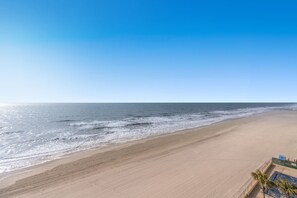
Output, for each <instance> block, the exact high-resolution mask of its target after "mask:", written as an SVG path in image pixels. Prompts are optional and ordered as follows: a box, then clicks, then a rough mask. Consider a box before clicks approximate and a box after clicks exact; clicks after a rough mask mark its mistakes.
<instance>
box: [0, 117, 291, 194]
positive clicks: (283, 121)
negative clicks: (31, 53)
mask: <svg viewBox="0 0 297 198" xmlns="http://www.w3.org/2000/svg"><path fill="white" fill-rule="evenodd" d="M296 120H297V113H296V112H292V111H290V112H289V111H275V112H270V113H264V114H261V115H255V116H251V117H248V118H242V119H237V120H229V121H224V122H221V123H218V124H215V125H212V126H207V127H201V128H196V129H191V130H185V131H180V132H177V133H174V134H169V135H163V136H159V137H154V138H149V139H145V140H139V141H135V142H132V143H126V144H122V145H114V146H110V147H109V148H105V149H98V150H95V151H94V150H93V151H85V152H81V153H77V154H74V155H71V156H69V157H67V158H66V159H62V160H56V161H54V162H50V163H47V164H44V165H40V166H37V167H35V168H32V169H31V170H30V171H29V172H26V173H23V174H18V175H15V176H11V177H9V178H7V179H4V180H3V181H1V186H0V188H1V189H0V197H23V198H29V197H30V198H34V197H36V198H37V197H43V198H54V197H55V198H57V197H69V198H76V197H77V198H78V197H84V198H86V197H91V198H92V197H94V198H95V197H96V198H98V197H100V198H105V197H106V198H113V197H116V198H119V197H123V198H126V197H127V198H128V197H129V198H139V197H141V198H144V197H153V198H166V197H168V198H175V197H183V198H184V197H193V198H194V197H195V198H197V197H199V198H201V197H228V198H229V197H233V196H234V195H236V193H237V192H238V190H239V189H240V187H241V186H242V185H243V184H244V183H245V182H246V181H247V180H248V179H249V178H250V172H251V171H254V170H255V169H256V168H257V167H259V166H260V165H261V164H262V163H264V162H265V161H266V160H268V159H269V158H270V157H272V156H277V155H278V154H284V155H286V156H288V157H292V158H294V157H295V158H297V156H296V153H297V152H296V151H297V122H296Z"/></svg>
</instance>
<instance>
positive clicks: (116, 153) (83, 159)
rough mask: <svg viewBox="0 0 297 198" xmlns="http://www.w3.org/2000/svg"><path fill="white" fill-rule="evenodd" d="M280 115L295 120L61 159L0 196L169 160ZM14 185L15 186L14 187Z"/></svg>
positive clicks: (20, 178) (210, 130)
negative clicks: (281, 118)
mask: <svg viewBox="0 0 297 198" xmlns="http://www.w3.org/2000/svg"><path fill="white" fill-rule="evenodd" d="M280 115H292V116H293V117H294V116H296V112H291V111H272V112H265V113H261V114H256V115H252V116H248V117H244V118H239V119H229V120H224V121H221V122H218V123H215V124H211V125H208V126H202V127H198V128H193V129H186V130H182V131H177V132H173V133H168V134H163V135H158V136H153V137H148V138H145V139H140V140H135V141H131V142H127V143H122V144H116V145H112V146H108V148H100V149H91V150H86V151H79V152H76V153H72V154H69V156H67V157H65V158H62V159H57V160H53V161H50V162H46V163H43V164H40V165H36V166H34V167H29V168H27V170H26V171H27V172H25V173H19V174H16V175H12V176H9V177H7V178H4V179H3V180H2V181H1V183H2V184H1V186H0V195H3V196H5V195H7V196H8V195H10V196H15V195H22V194H26V193H30V192H38V191H40V190H42V189H47V188H49V187H54V186H59V185H64V183H71V182H73V181H76V180H82V179H84V178H85V179H87V178H89V177H91V176H92V175H93V174H95V175H96V174H100V173H104V172H108V171H111V170H114V169H118V168H121V167H124V166H127V165H130V164H133V163H141V162H145V161H147V160H154V159H160V158H166V157H168V156H171V155H175V154H176V153H179V152H183V151H186V150H187V149H189V148H192V147H194V146H195V147H197V146H199V145H202V144H205V143H207V142H211V141H213V140H214V139H216V140H218V139H222V138H225V136H232V135H231V134H234V132H236V131H237V130H238V129H237V128H240V127H241V126H242V125H249V123H252V122H257V121H258V122H259V120H261V119H264V120H265V118H271V117H272V118H273V117H278V116H280ZM234 135H236V133H235V134H234ZM229 138H230V137H229ZM268 157H271V156H268ZM263 160H266V158H265V159H263ZM253 163H254V162H253ZM254 164H255V163H254ZM15 181H16V183H15V184H13V183H14V182H15ZM240 185H241V184H239V186H240Z"/></svg>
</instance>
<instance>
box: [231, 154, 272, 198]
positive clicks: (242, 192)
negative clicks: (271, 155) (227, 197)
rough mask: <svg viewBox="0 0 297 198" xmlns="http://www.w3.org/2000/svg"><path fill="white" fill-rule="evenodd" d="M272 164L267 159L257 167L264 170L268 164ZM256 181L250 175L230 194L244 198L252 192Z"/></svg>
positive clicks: (233, 197)
mask: <svg viewBox="0 0 297 198" xmlns="http://www.w3.org/2000/svg"><path fill="white" fill-rule="evenodd" d="M271 164H272V160H271V159H270V160H267V161H266V162H264V163H263V164H262V165H261V166H260V167H259V168H258V169H259V170H260V171H262V172H264V173H265V172H266V171H267V170H268V168H269V167H270V165H271ZM257 183H258V182H256V181H255V180H254V179H253V178H252V177H250V178H249V179H248V180H247V181H246V182H245V183H244V184H243V185H242V186H241V187H240V188H239V190H238V191H237V192H236V193H235V194H234V195H233V196H232V198H244V197H248V195H249V194H250V193H251V192H252V190H253V189H254V188H255V186H256V185H257Z"/></svg>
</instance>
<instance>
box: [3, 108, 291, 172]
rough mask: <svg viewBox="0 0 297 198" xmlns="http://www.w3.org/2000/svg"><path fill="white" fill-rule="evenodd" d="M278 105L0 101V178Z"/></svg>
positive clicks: (244, 115) (256, 112) (268, 109)
mask: <svg viewBox="0 0 297 198" xmlns="http://www.w3.org/2000/svg"><path fill="white" fill-rule="evenodd" d="M296 109H297V108H296V105H295V104H284V103H276V104H274V103H259V104H257V103H250V104H249V103H160V104H158V103H145V104H144V103H135V104H133V103H127V104H102V103H100V104H9V105H5V104H2V105H0V178H1V177H2V176H4V175H5V174H7V173H9V172H10V171H13V170H17V169H22V168H26V167H29V166H33V165H36V164H40V163H43V162H46V161H49V160H53V159H56V158H60V157H62V156H64V155H65V154H69V153H72V152H76V151H80V150H86V149H92V148H95V147H96V148H98V147H99V148H100V147H104V146H107V145H110V144H114V143H123V142H127V141H131V140H137V139H141V138H146V137H149V136H156V135H160V134H165V133H172V132H175V131H178V130H182V129H189V128H194V127H200V126H205V125H210V124H213V123H217V122H220V121H223V120H227V119H235V118H241V117H246V116H250V115H254V114H258V113H263V112H267V111H272V110H296Z"/></svg>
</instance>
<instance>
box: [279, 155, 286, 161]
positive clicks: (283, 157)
mask: <svg viewBox="0 0 297 198" xmlns="http://www.w3.org/2000/svg"><path fill="white" fill-rule="evenodd" d="M278 159H279V160H282V161H285V160H286V156H284V155H279V156H278Z"/></svg>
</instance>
